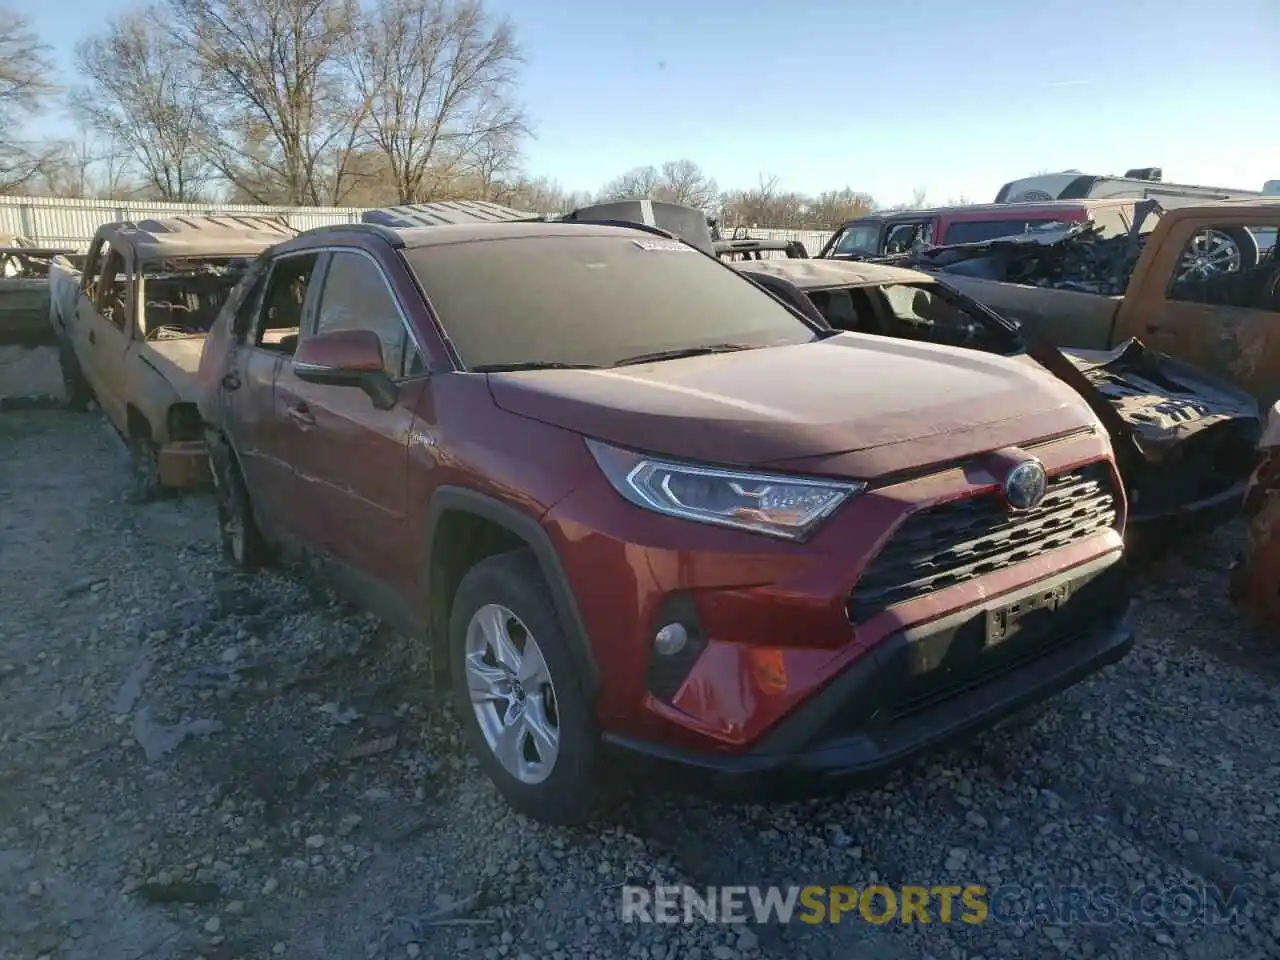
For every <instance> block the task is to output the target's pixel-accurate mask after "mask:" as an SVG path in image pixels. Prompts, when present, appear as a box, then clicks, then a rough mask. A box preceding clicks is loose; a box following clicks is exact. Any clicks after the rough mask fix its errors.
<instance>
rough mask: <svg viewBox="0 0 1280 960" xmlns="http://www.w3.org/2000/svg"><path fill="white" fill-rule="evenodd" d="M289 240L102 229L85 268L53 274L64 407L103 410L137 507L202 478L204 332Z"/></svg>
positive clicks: (231, 226)
mask: <svg viewBox="0 0 1280 960" xmlns="http://www.w3.org/2000/svg"><path fill="white" fill-rule="evenodd" d="M295 232H296V231H294V230H293V229H292V228H291V227H289V226H288V225H287V224H285V222H284V221H283V220H281V219H278V218H273V217H240V216H209V217H181V218H174V219H170V220H140V221H138V222H119V223H108V224H105V225H104V226H102V227H99V228H98V232H97V233H96V234H95V235H94V238H93V240H92V241H91V243H90V245H89V253H88V256H87V257H86V258H85V262H84V269H83V270H77V269H75V268H74V267H73V266H72V264H71V263H70V262H69V261H65V260H61V261H55V262H54V263H53V264H52V265H51V267H50V271H49V287H50V289H49V299H50V304H49V309H50V320H51V322H52V324H53V328H54V330H55V331H56V333H57V336H58V341H59V359H60V360H61V363H62V375H63V380H64V383H65V386H66V392H67V400H68V403H69V404H70V406H72V408H74V409H81V410H84V409H87V408H88V405H89V402H90V401H91V400H92V401H96V402H97V404H98V406H99V407H101V408H102V411H103V413H104V414H105V415H106V417H107V420H108V421H109V422H110V423H111V425H112V426H113V427H114V428H115V430H116V431H117V432H118V433H119V435H120V437H121V438H122V439H123V440H124V442H125V444H126V446H127V448H128V451H129V454H130V464H131V470H132V483H133V496H134V498H135V499H138V500H146V499H149V498H151V497H153V496H155V495H156V494H157V493H159V492H161V491H162V490H166V489H170V490H171V489H176V488H183V487H191V486H198V485H201V484H203V483H204V482H206V481H207V480H208V479H209V462H208V454H207V451H206V449H205V445H204V427H203V424H202V422H201V420H200V413H199V410H198V409H197V407H196V403H195V401H196V387H195V374H196V370H197V368H198V367H199V364H200V354H201V352H202V350H203V348H204V341H205V335H206V334H207V333H208V331H209V328H210V327H211V326H212V325H213V321H214V319H215V318H216V317H217V315H218V311H219V310H220V309H221V307H222V304H223V303H224V302H225V300H226V299H227V295H228V294H229V293H230V292H231V288H232V287H234V286H235V285H236V283H237V282H238V281H239V280H240V277H241V276H242V275H243V273H244V271H245V269H246V268H247V267H248V265H249V264H250V263H251V262H252V261H253V260H254V258H256V257H257V255H258V254H259V253H261V252H262V251H263V250H265V249H267V248H268V247H270V246H272V245H274V244H277V243H280V242H282V241H284V240H287V239H289V238H290V237H292V236H294V234H295Z"/></svg>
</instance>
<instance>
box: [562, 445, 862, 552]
mask: <svg viewBox="0 0 1280 960" xmlns="http://www.w3.org/2000/svg"><path fill="white" fill-rule="evenodd" d="M587 449H589V450H590V451H591V455H592V456H593V457H595V460H596V463H598V464H599V465H600V469H601V470H602V471H603V472H604V475H605V476H606V477H608V478H609V482H610V483H612V484H613V486H614V489H615V490H617V491H618V492H619V493H620V494H622V495H623V496H624V497H626V498H627V499H628V500H630V501H631V502H632V503H634V504H635V505H636V506H639V507H645V508H646V509H649V510H653V511H655V512H657V513H665V514H666V515H667V516H670V517H681V518H683V519H685V520H698V521H701V522H703V523H714V524H718V525H719V526H722V527H734V528H736V529H739V530H753V531H755V532H756V533H764V534H768V535H769V536H773V537H781V538H782V539H784V540H804V539H805V538H807V537H808V536H809V535H810V534H811V533H813V531H814V530H815V529H816V528H817V526H818V525H819V524H820V523H821V522H822V521H823V520H825V519H826V518H827V517H829V516H831V514H832V513H833V512H834V511H835V509H836V508H837V507H839V506H840V504H842V503H844V502H845V501H846V500H848V499H849V498H850V497H851V496H853V495H854V494H856V493H859V492H860V491H861V490H862V489H863V488H864V487H865V486H866V484H863V483H850V482H839V481H834V480H809V479H806V478H803V477H790V476H780V475H776V474H766V473H755V472H744V471H739V470H727V469H722V468H719V467H704V466H696V465H694V464H689V463H680V462H678V461H673V460H663V459H660V458H657V457H646V456H643V455H642V454H638V453H630V452H628V451H626V450H620V449H618V448H617V447H612V446H609V445H608V444H605V443H601V442H600V441H598V440H591V439H588V440H587Z"/></svg>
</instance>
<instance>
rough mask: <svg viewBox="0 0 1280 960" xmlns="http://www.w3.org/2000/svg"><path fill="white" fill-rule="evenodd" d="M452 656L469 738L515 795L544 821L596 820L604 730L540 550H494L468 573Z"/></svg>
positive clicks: (452, 629) (452, 626) (520, 806)
mask: <svg viewBox="0 0 1280 960" xmlns="http://www.w3.org/2000/svg"><path fill="white" fill-rule="evenodd" d="M449 655H450V668H451V669H450V673H451V676H452V682H453V689H454V695H455V697H456V699H457V704H458V709H459V711H460V713H461V714H462V718H463V719H462V722H463V724H464V726H465V728H466V734H467V739H468V742H469V743H470V745H471V748H472V750H473V751H475V753H476V755H477V757H478V758H479V760H480V765H481V766H482V767H483V768H484V771H485V773H486V774H488V776H489V778H490V779H491V780H493V782H494V783H495V784H496V785H497V787H498V790H499V791H500V792H501V793H502V795H503V797H505V798H506V800H507V802H508V803H510V804H511V806H512V807H513V808H515V809H516V810H518V811H519V812H521V813H523V814H525V815H526V816H529V817H532V818H533V819H535V820H539V821H541V822H543V823H548V824H554V825H560V826H565V825H569V824H575V823H580V822H582V821H583V820H585V819H587V818H588V817H589V816H590V813H591V810H592V807H593V806H594V801H595V797H596V780H595V760H596V755H597V752H598V751H597V747H598V744H599V737H598V734H597V732H596V728H595V724H594V722H593V720H592V718H591V713H590V709H589V707H588V705H587V702H586V700H585V698H584V697H583V696H582V693H581V691H580V689H579V686H578V683H577V679H578V678H577V677H576V676H575V673H574V669H573V662H572V660H571V659H570V656H569V650H568V644H567V641H566V640H565V632H564V628H563V626H562V625H561V623H560V618H559V617H558V616H557V614H556V611H555V607H554V606H553V605H552V603H551V600H550V597H549V595H548V591H547V586H546V582H545V581H544V580H543V578H542V572H541V570H540V569H539V567H538V562H537V560H536V559H535V557H534V555H533V553H532V552H531V551H529V550H527V549H522V550H515V551H512V552H510V553H504V554H499V555H497V556H493V557H487V558H486V559H484V560H481V561H480V562H479V563H477V564H476V565H475V566H474V567H472V568H471V569H470V570H469V571H468V572H467V574H466V575H465V576H464V577H463V578H462V583H461V584H459V586H458V591H457V594H456V595H455V598H454V603H453V610H452V613H451V615H450V618H449Z"/></svg>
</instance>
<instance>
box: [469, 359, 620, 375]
mask: <svg viewBox="0 0 1280 960" xmlns="http://www.w3.org/2000/svg"><path fill="white" fill-rule="evenodd" d="M467 369H468V370H469V371H470V372H471V373H513V372H515V371H517V370H599V369H600V365H599V364H598V363H561V362H560V361H559V360H520V361H517V362H515V363H482V364H480V365H479V366H476V367H468V368H467Z"/></svg>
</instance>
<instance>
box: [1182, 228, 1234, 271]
mask: <svg viewBox="0 0 1280 960" xmlns="http://www.w3.org/2000/svg"><path fill="white" fill-rule="evenodd" d="M1240 261H1241V254H1240V245H1239V244H1238V243H1236V241H1235V240H1234V239H1232V238H1231V237H1229V236H1227V235H1226V234H1225V233H1223V232H1222V231H1220V230H1203V231H1201V232H1200V233H1197V234H1196V235H1195V236H1194V237H1192V238H1191V240H1190V242H1189V243H1188V244H1187V249H1186V251H1184V252H1183V254H1182V262H1181V263H1180V264H1179V265H1178V270H1179V274H1180V275H1179V278H1178V279H1180V280H1191V279H1196V280H1204V279H1207V278H1208V277H1212V276H1215V275H1217V274H1219V273H1234V272H1235V271H1237V270H1239V269H1240Z"/></svg>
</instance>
